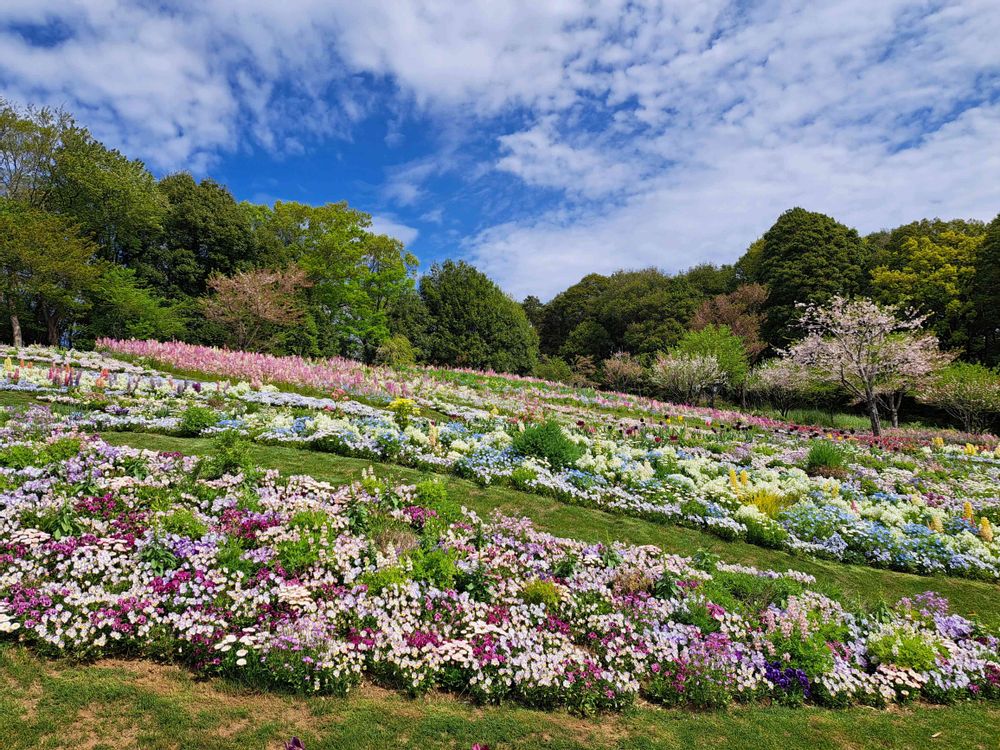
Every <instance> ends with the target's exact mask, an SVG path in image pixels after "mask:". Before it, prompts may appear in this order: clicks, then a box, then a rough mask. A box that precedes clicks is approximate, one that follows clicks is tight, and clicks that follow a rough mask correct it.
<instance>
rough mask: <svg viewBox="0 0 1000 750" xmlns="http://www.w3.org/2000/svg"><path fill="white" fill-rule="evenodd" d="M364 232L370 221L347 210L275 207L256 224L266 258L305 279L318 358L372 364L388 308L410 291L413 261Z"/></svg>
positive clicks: (341, 206)
mask: <svg viewBox="0 0 1000 750" xmlns="http://www.w3.org/2000/svg"><path fill="white" fill-rule="evenodd" d="M370 228H371V217H370V216H369V215H368V214H366V213H364V212H363V211H358V210H357V209H353V208H350V207H349V206H348V205H347V204H346V203H328V204H326V205H324V206H308V205H305V204H301V203H280V202H279V203H276V204H275V206H274V208H273V210H272V211H271V212H270V215H269V216H267V217H265V218H264V219H263V223H262V229H261V231H260V235H261V236H262V240H261V241H262V243H263V245H264V246H265V247H267V248H269V250H268V252H269V253H270V254H272V255H273V256H275V257H277V258H279V259H283V260H285V261H290V262H294V263H297V264H298V265H299V266H301V267H302V269H303V270H305V272H306V273H307V274H308V277H309V281H310V283H311V285H312V287H311V289H310V290H309V292H308V298H309V304H310V308H311V310H312V314H313V315H314V317H315V319H316V321H317V323H318V325H319V328H320V331H321V342H320V345H321V348H322V350H323V351H324V352H325V353H330V354H334V353H336V354H345V355H350V356H355V357H361V358H364V359H371V358H372V357H373V356H374V355H375V352H376V351H377V349H378V347H379V345H380V344H382V342H384V341H385V340H386V339H387V338H388V337H389V335H390V328H389V321H390V314H391V312H392V310H393V308H394V305H395V304H396V302H397V300H399V299H401V298H402V297H403V296H404V295H406V294H407V293H408V292H409V291H411V290H412V289H413V274H414V271H415V269H416V265H417V259H416V258H415V257H414V256H413V255H412V254H411V253H408V252H406V249H405V247H404V246H403V243H402V242H400V241H399V240H397V239H395V238H392V237H388V236H386V235H376V234H372V233H371V232H370V231H369V230H370Z"/></svg>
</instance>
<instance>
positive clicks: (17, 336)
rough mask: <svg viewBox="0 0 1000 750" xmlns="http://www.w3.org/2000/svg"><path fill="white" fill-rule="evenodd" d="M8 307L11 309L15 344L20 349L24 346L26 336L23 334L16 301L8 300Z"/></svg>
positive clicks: (11, 328)
mask: <svg viewBox="0 0 1000 750" xmlns="http://www.w3.org/2000/svg"><path fill="white" fill-rule="evenodd" d="M7 306H8V308H9V309H10V330H11V332H12V333H13V338H14V346H16V347H17V348H18V349H20V348H21V347H22V346H24V338H23V337H22V336H21V319H20V318H18V317H17V308H16V307H14V303H13V302H11V301H8V303H7Z"/></svg>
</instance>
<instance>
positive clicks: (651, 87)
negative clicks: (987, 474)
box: [0, 0, 1000, 299]
mask: <svg viewBox="0 0 1000 750" xmlns="http://www.w3.org/2000/svg"><path fill="white" fill-rule="evenodd" d="M998 38H1000V4H998V3H997V2H996V0H920V1H916V2H915V1H914V0H878V2H871V0H830V2H827V3H823V4H818V3H815V2H813V1H812V0H759V1H756V2H755V1H752V0H743V1H740V2H730V1H728V0H703V1H701V2H698V3H693V2H687V1H684V2H680V1H677V2H641V1H639V2H622V1H619V0H590V1H588V2H579V1H576V0H547V1H546V2H544V3H539V2H537V0H533V1H532V2H527V1H526V0H505V2H503V3H498V2H495V0H465V1H464V2H461V3H455V2H443V1H442V0H412V1H407V0H366V2H364V3H358V2H356V0H353V1H351V2H348V1H347V0H283V1H282V2H279V3H275V2H273V1H272V0H240V2H238V3H236V2H225V1H224V0H173V1H171V2H160V3H155V2H148V1H142V2H139V1H136V0H5V2H4V3H3V4H2V5H0V94H2V95H3V96H5V97H7V98H10V99H13V100H15V101H18V102H22V103H26V102H33V103H43V104H52V105H61V106H65V107H66V108H67V109H70V110H71V111H73V112H75V113H76V114H77V117H78V119H79V120H80V121H81V122H83V123H84V124H86V125H88V126H89V127H90V128H91V129H92V131H93V132H94V133H95V134H96V135H97V136H98V137H100V138H101V139H102V140H104V141H105V142H106V143H108V144H109V145H112V146H115V147H118V148H121V149H122V150H123V151H124V152H125V153H127V154H129V155H130V156H135V157H138V158H142V159H143V160H145V161H146V162H147V164H148V165H149V166H150V168H151V169H153V170H154V171H155V172H156V173H158V174H163V173H166V172H169V171H175V170H179V169H187V170H190V171H192V172H194V173H195V174H196V175H210V176H212V177H214V178H216V179H218V180H220V181H222V182H225V183H226V184H228V185H229V187H230V188H231V189H232V190H233V192H234V193H235V194H236V196H237V197H238V198H241V199H248V200H256V201H266V202H270V201H273V200H275V199H283V200H298V201H305V202H311V203H321V202H325V201H336V200H347V201H349V202H350V203H351V204H352V205H354V206H356V207H358V208H361V209H363V210H365V211H368V212H370V213H371V214H373V216H374V217H375V223H376V227H377V228H379V229H381V230H383V231H388V232H389V233H392V234H395V235H396V236H398V237H400V238H401V239H403V240H404V241H406V242H407V244H408V246H409V247H410V248H411V249H412V250H413V251H414V252H415V253H416V254H417V255H418V257H419V258H420V259H421V262H422V265H423V266H424V267H426V266H427V265H429V264H430V263H431V262H433V261H434V260H438V259H443V258H446V257H455V258H457V257H462V258H466V259H468V260H470V261H472V262H473V263H475V264H476V265H478V266H479V267H480V268H482V269H483V270H485V271H487V272H488V273H489V274H490V275H491V276H493V277H494V278H495V279H496V280H497V281H499V282H500V284H501V285H502V286H503V287H504V288H505V289H506V290H507V291H508V292H510V293H511V294H512V295H513V296H515V297H518V298H521V297H523V296H524V295H526V294H538V295H539V296H541V297H542V298H543V299H545V298H548V297H550V296H551V295H552V294H553V293H555V292H557V291H559V290H560V289H562V288H565V287H566V286H568V285H569V284H571V283H573V282H575V281H576V280H578V279H579V278H580V277H581V276H583V275H585V274H586V273H589V272H594V271H597V272H602V273H608V272H611V271H613V270H615V269H617V268H621V267H626V268H636V267H645V266H650V265H654V266H658V267H661V268H664V269H666V270H668V271H677V270H681V269H684V268H687V267H689V266H691V265H693V264H695V263H698V262H703V261H711V262H726V261H732V260H734V259H735V258H736V257H738V256H739V254H740V253H742V251H743V250H744V249H745V248H746V246H747V245H748V244H749V242H751V241H752V240H753V239H754V238H756V237H757V236H759V235H760V234H761V233H762V232H763V231H764V230H766V229H767V227H768V226H769V225H770V224H771V223H772V222H773V221H774V219H775V217H776V216H777V215H778V214H779V213H780V212H781V211H782V210H784V209H786V208H789V207H791V206H794V205H802V206H804V207H806V208H810V209H812V210H818V211H823V212H826V213H830V214H832V215H834V216H836V217H837V218H839V219H840V220H842V221H844V222H846V223H848V224H851V225H853V226H856V227H857V228H858V229H859V230H861V231H863V232H867V231H871V230H874V229H878V228H881V227H884V226H891V225H895V224H899V223H903V222H906V221H910V220H913V219H916V218H920V217H925V216H941V217H944V218H951V217H966V218H980V219H990V218H992V217H993V216H995V215H996V214H997V212H998V211H1000V180H997V179H996V175H998V174H1000V148H998V147H997V144H998V143H1000V55H998V54H997V52H996V49H997V48H996V41H995V40H996V39H998Z"/></svg>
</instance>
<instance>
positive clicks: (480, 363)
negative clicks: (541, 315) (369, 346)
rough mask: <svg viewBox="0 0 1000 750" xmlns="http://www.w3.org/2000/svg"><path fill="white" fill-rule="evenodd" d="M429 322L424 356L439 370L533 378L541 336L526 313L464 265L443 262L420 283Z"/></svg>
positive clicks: (467, 265)
mask: <svg viewBox="0 0 1000 750" xmlns="http://www.w3.org/2000/svg"><path fill="white" fill-rule="evenodd" d="M420 296H421V297H422V298H423V301H424V304H425V305H426V306H427V311H428V314H429V317H430V325H429V328H428V334H427V340H426V346H427V351H426V352H425V355H426V357H427V359H428V360H429V361H431V362H434V363H435V364H442V365H456V366H461V367H475V368H489V369H493V370H497V371H499V372H516V373H527V372H531V371H532V369H533V368H534V366H535V363H536V361H537V359H538V334H537V333H535V329H534V328H532V326H531V322H530V321H529V320H528V316H527V315H525V313H524V310H523V309H522V307H521V306H520V305H519V304H518V303H517V302H515V301H514V300H512V299H511V298H510V297H508V296H507V295H506V294H504V293H503V292H502V291H501V290H500V287H498V286H497V285H496V284H495V283H493V282H492V281H491V280H490V279H489V278H488V277H487V276H486V275H485V274H483V273H482V272H480V271H478V270H476V269H475V268H473V267H472V266H470V265H469V264H467V263H465V262H461V261H460V262H458V263H455V262H453V261H450V260H449V261H445V262H444V263H442V264H437V265H435V266H433V267H432V268H431V270H430V273H428V274H427V275H426V276H424V277H423V278H421V280H420Z"/></svg>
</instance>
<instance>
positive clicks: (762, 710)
mask: <svg viewBox="0 0 1000 750" xmlns="http://www.w3.org/2000/svg"><path fill="white" fill-rule="evenodd" d="M0 687H2V688H3V690H2V695H0V737H2V738H3V740H4V742H3V746H4V748H13V750H36V749H37V748H74V749H75V748H88V749H89V750H97V749H99V748H100V749H102V750H111V749H112V748H113V749H114V750H131V748H143V750H147V749H151V750H168V749H169V750H173V749H174V748H190V749H191V750H195V749H197V750H237V749H239V750H270V749H272V748H280V747H282V746H283V743H284V742H285V741H287V740H288V738H289V737H291V736H293V735H295V736H299V737H301V738H302V739H303V740H304V742H305V746H306V748H307V749H308V750H334V749H335V748H336V749H342V748H351V749H352V750H377V749H378V750H381V749H382V748H421V750H425V749H426V750H444V749H445V748H448V749H449V750H455V749H457V750H467V749H468V748H470V747H472V745H473V744H474V743H482V744H486V745H489V747H490V748H492V750H529V749H530V750H536V749H537V748H546V749H547V750H584V749H586V748H591V749H593V750H653V749H654V748H655V749H656V750H670V749H673V748H677V749H678V750H679V749H680V748H690V747H726V748H734V749H742V748H746V749H748V750H749V749H751V748H752V749H753V750H771V749H773V750H800V749H803V750H804V749H806V748H808V749H809V750H835V749H836V748H844V747H851V748H887V749H889V750H897V749H898V750H903V749H904V748H914V747H932V748H948V749H949V750H951V749H954V750H992V749H993V748H995V747H996V732H995V727H996V724H997V721H998V720H1000V706H997V705H996V704H982V703H976V704H961V705H956V706H941V707H935V706H925V705H920V706H914V707H906V708H901V709H898V710H894V711H875V710H872V709H867V708H855V709H845V710H828V709H817V708H781V707H759V706H758V707H736V708H733V709H731V710H729V711H724V712H712V713H700V712H694V711H688V710H683V709H660V708H647V707H639V708H636V709H634V710H632V711H629V712H628V713H625V714H621V715H606V716H601V717H598V718H595V719H581V718H577V717H573V716H569V715H567V714H565V713H562V712H544V711H537V710H532V709H527V708H521V707H516V706H510V707H508V706H483V707H478V706H470V705H469V704H467V703H464V702H462V701H460V700H457V699H456V698H454V697H451V696H447V695H443V694H439V693H431V694H429V695H427V696H426V697H424V698H420V699H417V700H411V699H408V698H406V697H404V696H402V695H401V694H398V693H394V692H390V691H386V690H381V689H378V688H375V687H372V686H370V685H364V686H362V687H361V688H360V689H359V690H358V691H356V692H355V693H352V694H351V695H350V696H349V697H347V698H328V697H311V696H310V697H297V696H289V695H282V694H276V693H266V694H260V693H252V692H247V691H245V690H241V689H238V688H236V687H233V686H232V685H230V684H228V683H225V682H222V681H218V680H213V681H208V682H206V681H200V680H198V679H196V678H194V677H192V676H191V674H190V673H188V672H187V671H185V670H183V669H180V668H177V667H171V666H163V665H157V664H152V663H150V662H141V661H134V662H133V661H121V660H107V661H101V662H98V663H96V664H89V665H88V664H73V663H70V662H66V661H50V660H43V659H41V658H39V657H37V656H35V655H33V654H32V653H31V652H29V651H28V650H26V649H24V648H20V647H6V648H3V647H0Z"/></svg>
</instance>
